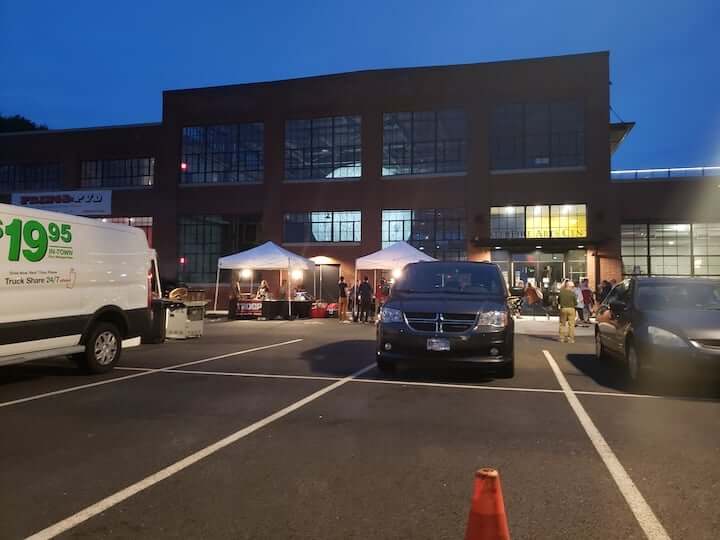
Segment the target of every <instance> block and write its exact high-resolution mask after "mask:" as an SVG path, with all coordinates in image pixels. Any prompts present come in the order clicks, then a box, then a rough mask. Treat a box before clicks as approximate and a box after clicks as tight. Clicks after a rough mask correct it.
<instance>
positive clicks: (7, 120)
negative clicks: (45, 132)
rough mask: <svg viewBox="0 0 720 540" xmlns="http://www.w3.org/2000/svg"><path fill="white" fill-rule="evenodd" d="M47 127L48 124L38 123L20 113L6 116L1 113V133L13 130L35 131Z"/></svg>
mask: <svg viewBox="0 0 720 540" xmlns="http://www.w3.org/2000/svg"><path fill="white" fill-rule="evenodd" d="M47 128H48V127H47V126H45V125H42V124H36V123H35V122H33V121H32V120H28V119H27V118H25V117H24V116H20V115H19V114H16V115H15V116H4V115H2V114H0V133H10V132H12V131H35V130H38V129H47Z"/></svg>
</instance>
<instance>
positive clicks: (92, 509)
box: [28, 364, 375, 540]
mask: <svg viewBox="0 0 720 540" xmlns="http://www.w3.org/2000/svg"><path fill="white" fill-rule="evenodd" d="M374 367H375V364H370V365H369V366H365V367H364V368H362V369H360V370H358V371H356V372H355V373H353V374H352V375H348V376H347V377H344V378H342V379H340V380H339V381H336V382H334V383H332V384H330V385H328V386H326V387H324V388H321V389H320V390H318V391H317V392H314V393H312V394H310V395H308V396H306V397H304V398H302V399H301V400H299V401H296V402H295V403H292V404H290V405H288V406H287V407H284V408H282V409H280V410H279V411H277V412H275V413H273V414H271V415H270V416H266V417H265V418H263V419H262V420H258V421H257V422H255V423H253V424H250V425H249V426H247V427H245V428H243V429H241V430H239V431H236V432H235V433H233V434H231V435H228V436H227V437H225V438H223V439H220V440H219V441H217V442H215V443H213V444H211V445H209V446H206V447H205V448H203V449H201V450H198V451H197V452H195V453H193V454H190V455H189V456H187V457H186V458H183V459H181V460H180V461H176V462H175V463H173V464H172V465H169V466H167V467H165V468H164V469H162V470H160V471H158V472H156V473H154V474H151V475H150V476H147V477H145V478H143V479H142V480H140V481H139V482H136V483H134V484H132V485H130V486H128V487H126V488H125V489H122V490H120V491H118V492H116V493H113V494H112V495H110V496H109V497H106V498H104V499H102V500H101V501H99V502H97V503H95V504H93V505H91V506H88V507H87V508H84V509H83V510H81V511H80V512H78V513H76V514H73V515H72V516H70V517H67V518H65V519H64V520H62V521H59V522H58V523H55V524H54V525H51V526H50V527H47V528H45V529H43V530H41V531H39V532H37V533H35V534H33V535H32V536H29V537H28V540H46V539H49V538H54V537H55V536H57V535H59V534H62V533H64V532H66V531H68V530H70V529H72V528H73V527H76V526H78V525H80V524H81V523H83V522H85V521H87V520H88V519H90V518H92V517H94V516H97V515H98V514H100V513H102V512H105V511H106V510H108V509H110V508H112V507H113V506H115V505H117V504H119V503H121V502H123V501H124V500H126V499H129V498H130V497H132V496H133V495H137V494H138V493H140V492H141V491H144V490H145V489H147V488H149V487H151V486H154V485H155V484H157V483H159V482H162V481H163V480H165V479H167V478H170V477H171V476H173V475H175V474H177V473H179V472H180V471H182V470H184V469H186V468H188V467H190V466H191V465H194V464H195V463H197V462H199V461H202V460H203V459H205V458H207V457H209V456H211V455H213V454H214V453H216V452H218V451H219V450H222V449H223V448H225V447H227V446H229V445H231V444H233V443H235V442H237V441H239V440H240V439H242V438H244V437H247V436H248V435H250V434H252V433H254V432H256V431H258V430H259V429H262V428H264V427H265V426H267V425H269V424H272V423H273V422H275V421H276V420H279V419H281V418H283V417H284V416H287V415H288V414H290V413H292V412H294V411H297V410H298V409H300V408H301V407H304V406H305V405H307V404H308V403H311V402H313V401H315V400H316V399H318V398H320V397H322V396H324V395H325V394H328V393H329V392H332V391H333V390H335V389H337V388H340V387H341V386H343V385H344V384H346V383H348V382H350V381H351V380H353V379H354V378H355V377H358V376H360V375H362V374H363V373H365V372H367V371H370V370H371V369H372V368H374Z"/></svg>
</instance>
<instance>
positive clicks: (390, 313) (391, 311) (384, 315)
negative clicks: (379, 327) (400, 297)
mask: <svg viewBox="0 0 720 540" xmlns="http://www.w3.org/2000/svg"><path fill="white" fill-rule="evenodd" d="M402 315H403V314H402V311H400V310H399V309H395V308H390V307H383V308H382V309H381V310H380V320H381V321H383V322H402V320H403V316H402Z"/></svg>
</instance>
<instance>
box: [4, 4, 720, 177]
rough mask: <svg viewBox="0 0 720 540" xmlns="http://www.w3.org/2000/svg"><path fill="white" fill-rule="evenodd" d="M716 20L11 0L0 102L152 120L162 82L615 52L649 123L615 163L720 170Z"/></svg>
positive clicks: (637, 110)
mask: <svg viewBox="0 0 720 540" xmlns="http://www.w3.org/2000/svg"><path fill="white" fill-rule="evenodd" d="M719 28H720V4H719V3H718V2H717V1H716V0H706V1H705V0H704V1H685V2H679V1H675V2H658V1H652V0H642V1H633V0H607V1H604V2H583V1H577V0H575V1H562V2H561V1H553V0H546V1H544V2H540V1H535V2H533V1H519V0H518V1H515V2H482V1H471V0H462V1H461V0H443V1H437V2H429V1H425V2H422V1H418V0H415V1H413V0H402V1H393V0H383V1H374V0H373V1H370V0H361V1H358V0H353V1H345V0H332V1H319V0H318V1H299V0H293V1H276V2H243V1H217V0H204V1H202V2H197V1H187V0H175V1H166V2H160V1H153V0H143V1H135V0H122V1H120V2H102V1H97V0H94V1H87V0H73V1H67V2H60V1H57V0H55V1H38V0H24V1H20V0H0V113H2V114H5V115H9V114H21V115H24V116H26V117H28V118H30V119H32V120H34V121H36V122H40V123H44V124H47V125H48V126H49V127H50V128H71V127H87V126H97V125H107V124H126V123H140V122H154V121H159V120H160V115H161V97H162V96H161V92H162V90H165V89H173V88H186V87H199V86H211V85H220V84H233V83H243V82H256V81H268V80H276V79H286V78H292V77H302V76H309V75H320V74H326V73H336V72H344V71H354V70H361V69H372V68H393V67H409V66H423V65H437V64H458V63H468V62H485V61H495V60H506V59H516V58H528V57H541V56H552V55H561V54H570V53H578V52H589V51H598V50H609V51H610V53H611V56H610V65H611V79H612V106H613V108H614V109H615V110H616V111H617V113H618V114H619V115H620V116H621V117H622V119H623V120H626V121H635V122H637V126H636V128H635V130H634V131H633V132H632V133H631V135H630V136H629V137H628V139H627V140H626V141H625V143H624V146H623V147H622V148H621V149H620V150H619V151H618V153H617V154H616V156H615V158H614V161H613V167H614V168H642V167H670V166H694V165H720V59H719V58H718V57H719V56H720V41H719V39H718V32H719ZM613 119H614V120H617V118H616V117H613Z"/></svg>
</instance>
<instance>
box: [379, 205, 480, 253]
mask: <svg viewBox="0 0 720 540" xmlns="http://www.w3.org/2000/svg"><path fill="white" fill-rule="evenodd" d="M399 241H406V242H408V243H409V244H411V245H412V246H414V247H416V248H417V249H419V250H420V251H423V252H425V253H427V254H428V255H430V256H431V257H435V258H436V259H440V260H465V259H466V258H467V253H466V245H465V212H464V210H463V209H460V208H457V209H456V208H449V209H422V210H383V212H382V245H383V247H384V248H385V247H388V246H390V245H392V244H394V243H395V242H399Z"/></svg>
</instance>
